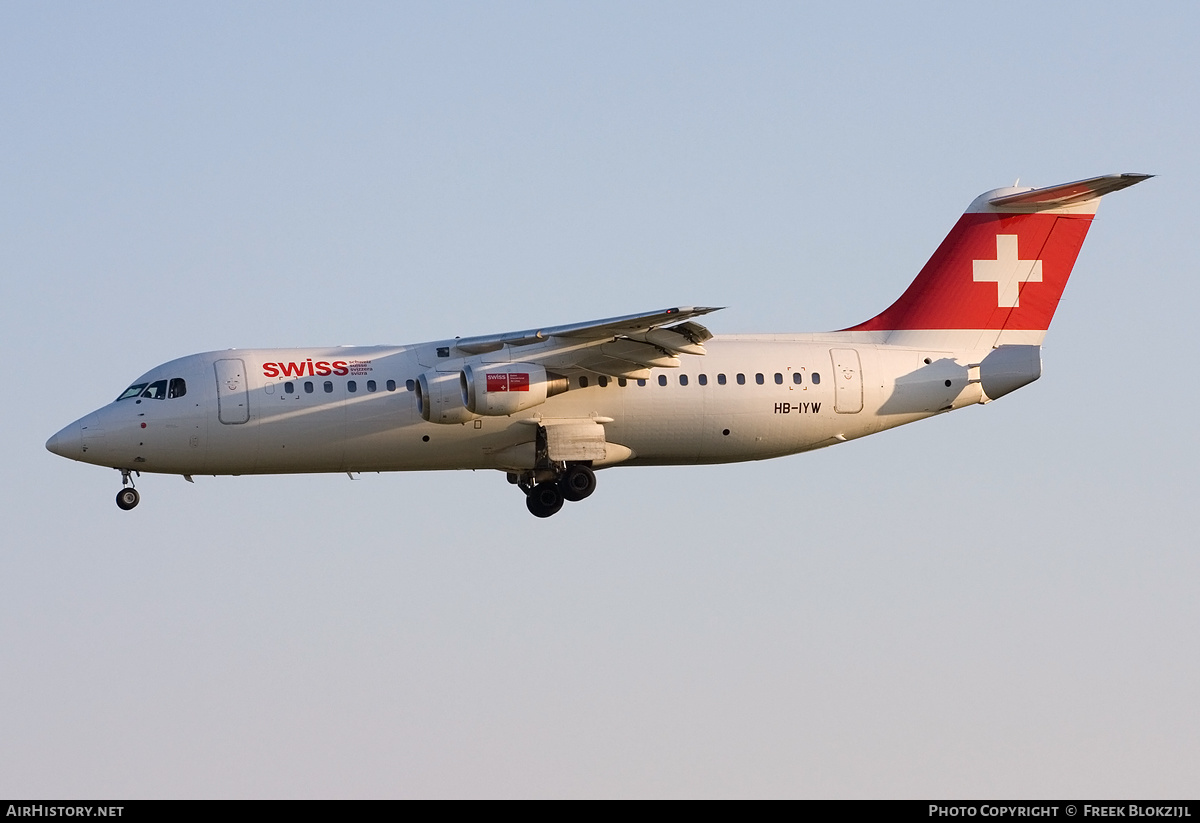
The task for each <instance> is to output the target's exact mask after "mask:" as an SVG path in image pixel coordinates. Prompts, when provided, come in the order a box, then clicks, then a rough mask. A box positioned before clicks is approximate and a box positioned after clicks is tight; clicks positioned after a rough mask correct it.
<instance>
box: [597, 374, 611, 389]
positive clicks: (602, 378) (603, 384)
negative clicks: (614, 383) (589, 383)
mask: <svg viewBox="0 0 1200 823" xmlns="http://www.w3.org/2000/svg"><path fill="white" fill-rule="evenodd" d="M596 382H597V383H599V384H600V388H602V389H604V388H607V387H608V378H607V377H605V376H604V375H600V376H599V377H597V378H596Z"/></svg>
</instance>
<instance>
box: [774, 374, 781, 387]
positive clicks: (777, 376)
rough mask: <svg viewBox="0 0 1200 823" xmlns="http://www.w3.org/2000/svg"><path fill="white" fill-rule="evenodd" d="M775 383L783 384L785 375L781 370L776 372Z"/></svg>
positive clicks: (777, 384)
mask: <svg viewBox="0 0 1200 823" xmlns="http://www.w3.org/2000/svg"><path fill="white" fill-rule="evenodd" d="M775 385H776V386H782V385H783V375H782V374H780V373H779V372H775Z"/></svg>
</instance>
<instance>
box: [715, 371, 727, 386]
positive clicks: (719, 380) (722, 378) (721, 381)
mask: <svg viewBox="0 0 1200 823" xmlns="http://www.w3.org/2000/svg"><path fill="white" fill-rule="evenodd" d="M717 385H718V386H724V385H725V375H724V374H718V375H717Z"/></svg>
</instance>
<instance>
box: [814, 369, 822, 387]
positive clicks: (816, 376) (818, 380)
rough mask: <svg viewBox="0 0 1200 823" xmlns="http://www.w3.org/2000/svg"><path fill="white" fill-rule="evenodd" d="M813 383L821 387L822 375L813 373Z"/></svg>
mask: <svg viewBox="0 0 1200 823" xmlns="http://www.w3.org/2000/svg"><path fill="white" fill-rule="evenodd" d="M812 382H813V385H814V386H819V385H820V384H821V375H819V374H817V373H816V372H813V376H812Z"/></svg>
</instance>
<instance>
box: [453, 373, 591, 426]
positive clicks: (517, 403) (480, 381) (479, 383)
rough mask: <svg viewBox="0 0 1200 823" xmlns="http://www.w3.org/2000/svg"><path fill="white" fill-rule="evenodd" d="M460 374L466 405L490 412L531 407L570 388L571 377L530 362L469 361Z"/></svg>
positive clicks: (493, 413) (506, 411)
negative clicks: (485, 362) (554, 372)
mask: <svg viewBox="0 0 1200 823" xmlns="http://www.w3.org/2000/svg"><path fill="white" fill-rule="evenodd" d="M460 375H461V389H462V396H461V398H460V399H461V401H462V404H463V406H465V407H466V408H467V410H469V411H471V412H474V413H475V414H485V415H488V416H500V415H505V414H513V413H514V412H519V411H524V410H525V409H531V408H533V407H534V406H540V405H541V404H542V403H545V402H546V398H548V397H553V396H554V395H556V394H562V393H563V392H565V391H566V390H567V378H565V377H562V376H560V375H557V374H553V373H551V372H547V371H546V369H545V368H543V367H542V366H536V365H532V364H530V363H495V364H492V365H487V366H481V365H474V366H472V365H467V366H464V367H463V370H462V372H460Z"/></svg>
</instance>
